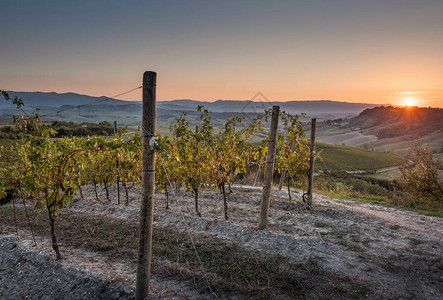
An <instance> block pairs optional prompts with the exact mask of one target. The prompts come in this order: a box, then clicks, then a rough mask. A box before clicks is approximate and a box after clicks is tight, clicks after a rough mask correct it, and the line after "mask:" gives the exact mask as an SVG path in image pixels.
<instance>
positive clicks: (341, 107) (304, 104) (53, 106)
mask: <svg viewBox="0 0 443 300" xmlns="http://www.w3.org/2000/svg"><path fill="white" fill-rule="evenodd" d="M8 93H9V95H10V96H11V97H14V96H17V97H19V98H21V99H23V101H24V103H25V107H24V109H25V110H26V111H27V112H32V111H33V110H34V109H35V108H36V107H38V108H40V115H41V116H43V117H46V118H50V119H56V120H68V121H74V122H101V121H104V120H119V121H120V122H121V123H123V124H131V125H132V124H135V123H136V121H138V120H139V119H140V114H141V101H123V100H116V99H109V98H107V97H104V96H103V97H92V96H87V95H79V94H75V93H62V94H59V93H54V92H52V93H44V92H15V91H9V92H8ZM263 98H264V97H263ZM257 100H259V99H257ZM198 105H203V106H204V107H205V108H206V109H208V110H209V111H210V112H211V113H221V114H229V115H230V116H232V115H233V114H239V113H241V114H245V113H246V114H248V113H251V114H254V113H261V112H263V111H264V110H266V109H270V108H272V106H273V105H279V106H280V107H281V109H282V110H284V111H287V112H290V113H294V114H301V113H305V114H306V115H307V116H308V117H317V118H319V119H336V118H350V117H353V116H356V115H358V114H359V113H360V112H361V111H363V110H364V109H367V108H373V107H376V106H377V105H376V104H368V103H348V102H337V101H330V100H318V101H288V102H271V101H268V100H260V101H243V100H217V101H215V102H205V101H195V100H190V99H183V100H173V101H158V102H157V108H158V115H159V116H164V115H167V116H168V118H169V117H170V115H171V114H170V113H168V112H173V113H172V115H173V116H174V117H177V115H178V113H179V112H182V111H188V112H195V109H196V107H197V106H198ZM79 106H80V107H79ZM0 107H1V112H0V116H3V117H8V116H10V115H12V114H17V111H16V109H15V106H14V105H13V104H12V102H10V101H0ZM97 107H100V109H97ZM161 121H162V120H160V122H161Z"/></svg>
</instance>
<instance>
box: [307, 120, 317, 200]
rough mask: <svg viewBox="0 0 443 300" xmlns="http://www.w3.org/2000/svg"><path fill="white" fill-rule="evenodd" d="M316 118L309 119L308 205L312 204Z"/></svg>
mask: <svg viewBox="0 0 443 300" xmlns="http://www.w3.org/2000/svg"><path fill="white" fill-rule="evenodd" d="M316 123H317V119H312V120H311V155H310V157H309V172H308V199H307V201H308V205H309V206H312V187H313V186H314V161H315V155H314V151H315V127H316Z"/></svg>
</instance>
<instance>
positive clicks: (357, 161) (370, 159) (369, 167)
mask: <svg viewBox="0 0 443 300" xmlns="http://www.w3.org/2000/svg"><path fill="white" fill-rule="evenodd" d="M316 148H317V153H319V156H320V157H321V160H320V161H317V163H316V168H318V169H320V170H325V169H328V170H339V171H353V170H365V171H375V170H377V169H382V168H387V167H393V166H398V165H400V164H402V163H404V162H405V159H404V158H402V157H400V156H397V155H393V154H389V153H382V152H374V151H368V150H364V149H359V148H354V147H348V146H341V145H331V144H326V143H321V142H318V143H316Z"/></svg>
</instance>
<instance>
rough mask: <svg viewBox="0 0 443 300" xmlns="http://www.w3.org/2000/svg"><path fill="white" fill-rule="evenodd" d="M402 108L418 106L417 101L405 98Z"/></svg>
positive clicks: (412, 98)
mask: <svg viewBox="0 0 443 300" xmlns="http://www.w3.org/2000/svg"><path fill="white" fill-rule="evenodd" d="M403 105H404V106H419V101H418V100H417V99H416V98H414V97H406V98H404V99H403Z"/></svg>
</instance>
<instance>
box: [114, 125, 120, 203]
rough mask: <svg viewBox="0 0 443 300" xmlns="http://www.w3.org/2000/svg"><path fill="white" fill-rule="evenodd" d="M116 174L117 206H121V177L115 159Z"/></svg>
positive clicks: (115, 128)
mask: <svg viewBox="0 0 443 300" xmlns="http://www.w3.org/2000/svg"><path fill="white" fill-rule="evenodd" d="M116 133H117V121H114V134H116ZM115 172H116V173H117V176H116V190H117V204H120V184H119V182H120V177H119V176H118V158H117V157H116V158H115Z"/></svg>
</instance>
